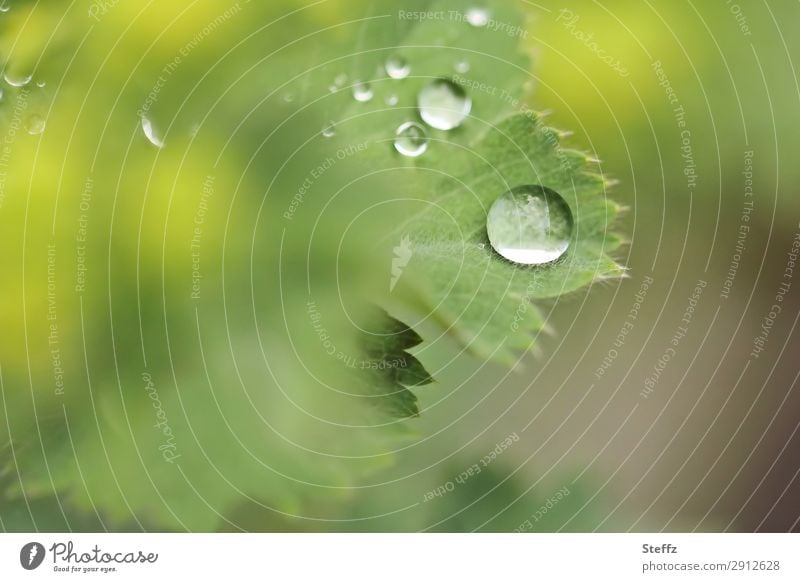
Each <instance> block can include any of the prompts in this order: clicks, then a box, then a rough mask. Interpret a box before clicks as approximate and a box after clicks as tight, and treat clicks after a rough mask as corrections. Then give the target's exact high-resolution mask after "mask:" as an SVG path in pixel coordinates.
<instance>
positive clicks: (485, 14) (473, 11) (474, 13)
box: [464, 8, 489, 28]
mask: <svg viewBox="0 0 800 582" xmlns="http://www.w3.org/2000/svg"><path fill="white" fill-rule="evenodd" d="M464 16H465V18H466V19H467V22H469V23H470V24H471V25H472V26H475V27H478V28H480V27H482V26H486V25H487V24H488V23H489V11H488V10H486V9H485V8H470V9H469V10H467V13H466V14H465V15H464Z"/></svg>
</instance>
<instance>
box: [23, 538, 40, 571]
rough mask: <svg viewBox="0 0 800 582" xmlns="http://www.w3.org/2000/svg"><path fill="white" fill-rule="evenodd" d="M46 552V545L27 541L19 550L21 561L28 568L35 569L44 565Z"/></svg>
mask: <svg viewBox="0 0 800 582" xmlns="http://www.w3.org/2000/svg"><path fill="white" fill-rule="evenodd" d="M44 554H45V551H44V546H43V545H42V544H40V543H39V542H30V543H27V544H25V545H24V546H22V549H21V550H20V552H19V563H20V564H22V567H23V568H25V569H26V570H35V569H36V568H38V567H39V566H41V565H42V562H43V561H44Z"/></svg>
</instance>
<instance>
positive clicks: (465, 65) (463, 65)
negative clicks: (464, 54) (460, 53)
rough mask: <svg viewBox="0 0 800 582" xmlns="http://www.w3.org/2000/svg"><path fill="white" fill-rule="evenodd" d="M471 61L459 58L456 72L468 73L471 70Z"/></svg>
mask: <svg viewBox="0 0 800 582" xmlns="http://www.w3.org/2000/svg"><path fill="white" fill-rule="evenodd" d="M469 66H470V65H469V61H468V60H467V59H459V60H457V61H456V67H455V68H456V73H462V74H463V73H468V72H469Z"/></svg>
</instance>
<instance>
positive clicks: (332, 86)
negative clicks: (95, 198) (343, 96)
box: [328, 85, 339, 93]
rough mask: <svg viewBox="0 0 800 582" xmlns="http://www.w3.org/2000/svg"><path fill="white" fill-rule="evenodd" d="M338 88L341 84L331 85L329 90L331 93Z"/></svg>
mask: <svg viewBox="0 0 800 582" xmlns="http://www.w3.org/2000/svg"><path fill="white" fill-rule="evenodd" d="M338 90H339V86H338V85H329V86H328V92H329V93H336V92H337V91H338Z"/></svg>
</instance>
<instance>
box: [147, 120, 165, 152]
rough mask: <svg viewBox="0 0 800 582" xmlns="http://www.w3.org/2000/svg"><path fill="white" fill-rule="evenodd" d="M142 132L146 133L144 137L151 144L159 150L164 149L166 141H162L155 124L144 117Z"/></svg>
mask: <svg viewBox="0 0 800 582" xmlns="http://www.w3.org/2000/svg"><path fill="white" fill-rule="evenodd" d="M142 131H143V132H144V136H145V137H146V138H147V140H148V141H149V142H150V143H151V144H153V145H154V146H156V147H157V148H159V149H161V148H163V147H164V140H162V139H161V138H160V137H159V136H158V134H157V133H156V128H155V127H154V126H153V122H152V121H150V119H148V118H147V117H144V116H143V117H142Z"/></svg>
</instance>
